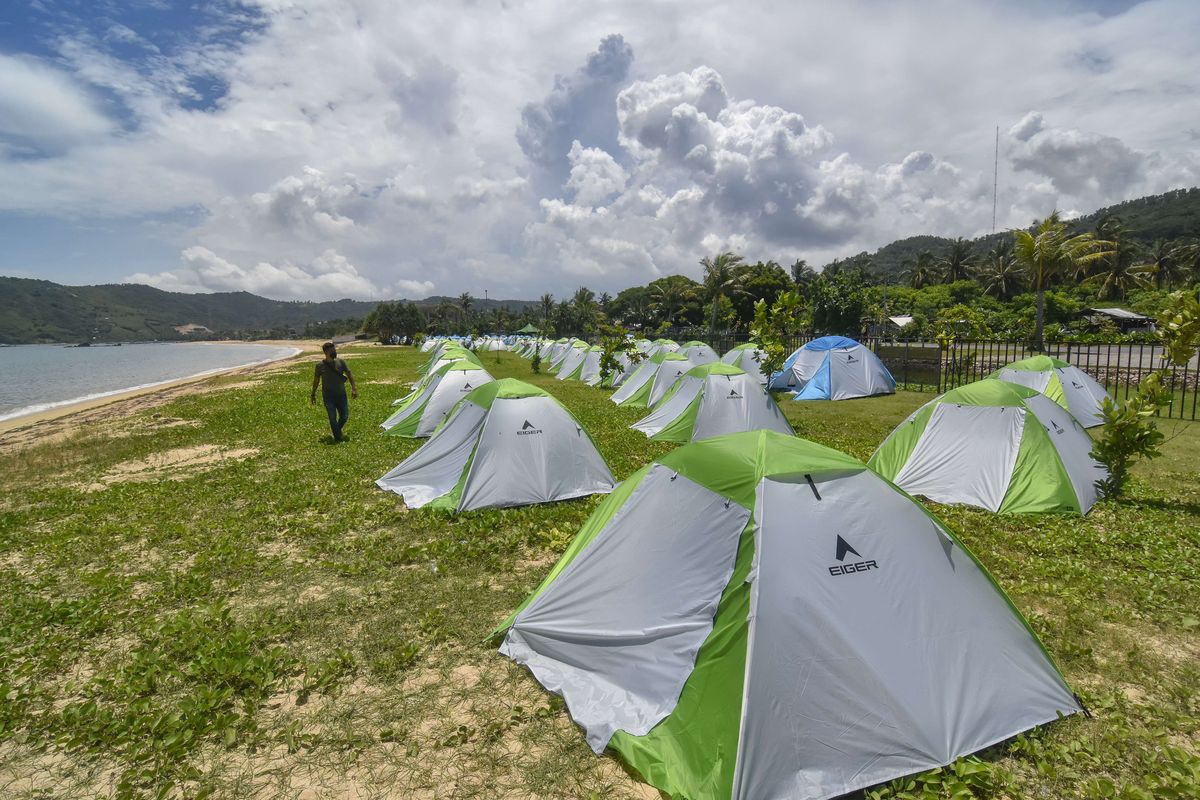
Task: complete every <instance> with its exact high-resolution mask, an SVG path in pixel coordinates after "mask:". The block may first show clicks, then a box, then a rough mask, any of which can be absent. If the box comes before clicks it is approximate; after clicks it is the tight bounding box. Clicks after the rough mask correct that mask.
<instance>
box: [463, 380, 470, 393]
mask: <svg viewBox="0 0 1200 800" xmlns="http://www.w3.org/2000/svg"><path fill="white" fill-rule="evenodd" d="M471 389H472V386H471V383H470V381H468V382H467V383H464V384H463V391H464V392H469V391H471Z"/></svg>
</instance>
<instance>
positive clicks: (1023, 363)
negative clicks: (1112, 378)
mask: <svg viewBox="0 0 1200 800" xmlns="http://www.w3.org/2000/svg"><path fill="white" fill-rule="evenodd" d="M988 377H989V378H999V379H1000V380H1002V381H1008V382H1009V383H1017V384H1020V385H1021V386H1028V387H1029V388H1030V389H1034V390H1035V391H1038V392H1041V393H1042V394H1044V395H1046V397H1049V398H1050V399H1051V400H1053V401H1054V402H1056V403H1058V404H1059V405H1060V406H1062V407H1063V408H1065V409H1066V410H1067V411H1070V412H1071V416H1073V417H1074V418H1075V419H1077V420H1079V424H1080V425H1082V426H1083V427H1085V428H1094V427H1096V426H1097V425H1103V424H1104V417H1103V415H1102V414H1101V413H1100V412H1101V410H1102V409H1103V408H1104V398H1106V397H1108V392H1106V391H1104V387H1103V386H1101V385H1100V384H1099V383H1098V382H1097V381H1096V379H1095V378H1093V377H1092V376H1091V375H1088V374H1087V373H1086V372H1084V371H1083V370H1081V369H1080V368H1079V367H1076V366H1074V365H1073V364H1070V363H1068V362H1066V361H1063V360H1062V359H1060V358H1052V357H1050V356H1032V357H1030V358H1023V359H1021V360H1020V361H1014V362H1012V363H1011V364H1009V365H1008V366H1006V367H1001V368H1000V369H998V370H996V371H995V372H993V373H992V374H991V375H989V376H988Z"/></svg>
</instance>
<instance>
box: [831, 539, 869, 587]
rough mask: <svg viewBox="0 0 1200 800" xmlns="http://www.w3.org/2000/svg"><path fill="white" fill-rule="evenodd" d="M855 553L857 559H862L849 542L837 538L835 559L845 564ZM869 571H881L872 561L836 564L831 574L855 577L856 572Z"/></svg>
mask: <svg viewBox="0 0 1200 800" xmlns="http://www.w3.org/2000/svg"><path fill="white" fill-rule="evenodd" d="M851 553H853V554H854V555H855V556H856V557H858V558H862V555H861V554H860V553H859V552H858V551H857V550H855V549H854V546H853V545H851V544H850V543H849V542H847V541H846V540H845V539H843V538H842V537H841V535H839V536H838V537H837V553H835V554H834V557H835V558H836V559H837V560H838V561H841V562H845V560H846V556H848V555H849V554H851ZM869 569H879V565H878V564H877V563H875V562H874V561H872V560H869V559H868V560H863V561H853V562H851V563H849V564H846V563H841V564H834V565H833V566H832V567H830V568H829V574H830V575H833V576H835V577H836V576H838V575H853V574H854V573H855V572H866V571H867V570H869Z"/></svg>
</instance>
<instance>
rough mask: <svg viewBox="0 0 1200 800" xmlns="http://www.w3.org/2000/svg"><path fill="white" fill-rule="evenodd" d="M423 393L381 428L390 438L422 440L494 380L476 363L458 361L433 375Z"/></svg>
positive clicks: (399, 410) (401, 407) (397, 411)
mask: <svg viewBox="0 0 1200 800" xmlns="http://www.w3.org/2000/svg"><path fill="white" fill-rule="evenodd" d="M433 375H434V377H433V379H432V380H430V381H429V382H428V383H426V384H425V387H424V388H423V389H422V390H421V391H420V393H419V394H418V395H417V396H416V397H414V398H412V399H411V400H410V401H409V402H408V403H407V404H405V405H402V406H400V408H399V409H397V410H396V411H395V412H394V413H393V414H392V415H391V416H390V417H388V418H387V419H386V420H384V421H383V423H382V424H381V425H380V427H381V428H383V429H384V431H386V432H387V435H388V436H403V437H404V438H406V439H419V438H422V437H425V436H429V435H431V434H432V433H433V432H434V431H435V430H437V427H438V425H440V424H442V420H444V419H446V417H447V416H448V415H449V414H450V412H451V411H452V410H453V409H454V407H455V406H456V405H458V402H459V401H460V400H462V399H463V398H464V397H467V396H469V395H470V394H471V392H473V391H475V390H476V389H477V388H479V387H480V386H483V385H484V384H487V383H491V382H492V380H493V378H492V376H491V375H490V374H488V371H487V370H485V369H484V368H483V367H481V366H479V365H478V364H476V363H473V362H471V361H466V360H460V361H455V362H453V363H451V364H448V365H446V366H445V367H442V368H440V369H439V370H438V371H436V372H434V373H433Z"/></svg>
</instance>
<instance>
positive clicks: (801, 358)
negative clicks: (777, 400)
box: [768, 336, 896, 400]
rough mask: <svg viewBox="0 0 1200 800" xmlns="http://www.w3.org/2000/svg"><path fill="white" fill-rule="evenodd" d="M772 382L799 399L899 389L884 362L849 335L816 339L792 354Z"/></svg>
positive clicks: (866, 394)
mask: <svg viewBox="0 0 1200 800" xmlns="http://www.w3.org/2000/svg"><path fill="white" fill-rule="evenodd" d="M768 386H769V388H771V389H782V390H790V391H792V392H793V394H792V397H794V398H795V399H797V400H849V399H850V398H853V397H869V396H871V395H876V394H892V393H893V392H895V391H896V381H895V379H894V378H892V374H891V373H890V372H888V370H887V367H885V366H884V365H883V362H881V361H880V360H879V358H878V357H877V356H876V355H875V354H874V353H872V352H871V350H870V349H869V348H867V347H865V346H863V345H862V344H859V343H858V342H856V341H855V340H853V339H848V338H846V337H845V336H822V337H821V338H820V339H813V340H812V341H811V342H809V343H808V344H806V345H804V346H803V347H801V348H800V349H799V350H797V351H796V352H794V353H792V354H791V355H790V356H788V358H787V361H785V362H783V369H782V370H781V371H779V372H776V373H775V374H774V375H772V376H771V381H770V383H769V384H768Z"/></svg>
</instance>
